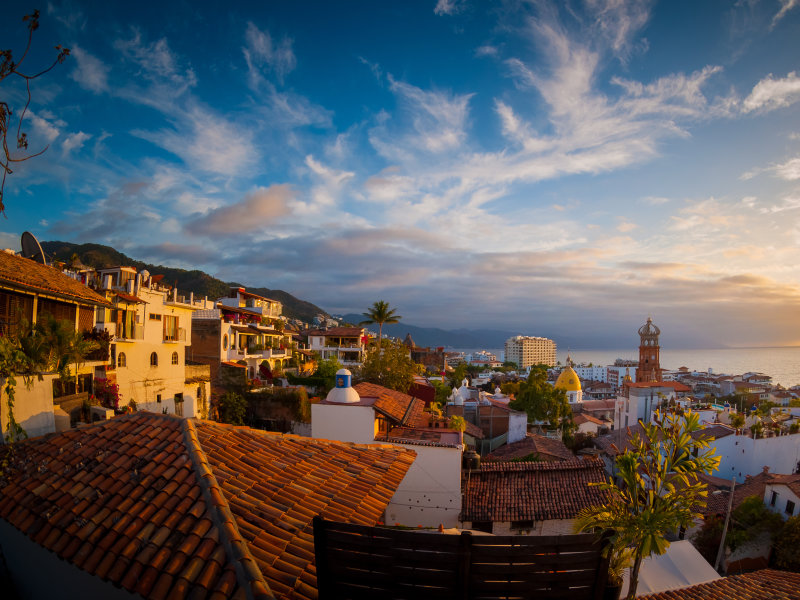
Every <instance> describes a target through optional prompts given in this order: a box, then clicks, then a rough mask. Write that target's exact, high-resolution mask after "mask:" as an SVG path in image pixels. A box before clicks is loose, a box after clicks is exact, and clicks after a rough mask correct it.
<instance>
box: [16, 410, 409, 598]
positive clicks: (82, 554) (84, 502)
mask: <svg viewBox="0 0 800 600" xmlns="http://www.w3.org/2000/svg"><path fill="white" fill-rule="evenodd" d="M3 451H7V450H0V452H3ZM414 456H415V453H414V452H413V451H409V450H406V449H401V448H397V447H391V446H380V445H369V446H359V445H355V444H348V443H342V442H331V441H323V440H315V439H311V438H301V437H297V436H292V435H281V434H272V433H265V432H259V431H255V430H250V429H247V428H242V427H231V426H226V425H220V424H217V423H211V422H204V421H195V420H189V419H180V418H178V417H174V416H171V415H158V414H152V413H146V412H139V413H135V414H133V415H128V416H124V417H118V418H115V419H112V420H110V421H105V422H103V423H102V424H97V425H94V426H91V427H86V428H82V429H79V430H70V431H67V432H63V433H56V434H50V435H48V436H44V437H40V438H37V439H34V440H30V441H27V442H22V443H19V444H17V445H15V452H14V454H13V456H12V457H11V462H10V467H9V470H8V471H7V472H6V475H5V477H4V479H1V480H0V518H2V519H4V520H5V521H7V522H8V523H10V524H11V525H12V526H14V527H16V528H17V529H18V530H20V531H21V532H22V533H24V534H25V535H27V536H28V537H30V538H31V539H33V540H34V541H35V542H36V543H38V544H40V545H42V546H44V547H45V548H47V549H48V550H51V551H53V552H55V553H56V554H57V555H58V556H59V557H60V558H62V559H64V560H67V561H69V562H72V563H73V564H74V565H76V566H77V567H79V568H81V569H83V570H84V571H87V572H88V573H90V574H92V575H94V576H96V577H99V578H101V579H103V580H105V581H108V582H111V583H112V584H114V585H116V586H121V587H123V588H125V589H126V590H128V591H130V592H133V593H136V594H139V595H141V596H143V597H145V598H172V597H193V598H194V597H198V598H217V597H219V598H239V597H241V598H244V597H247V598H254V599H261V598H275V597H279V598H298V599H303V598H316V595H317V594H316V571H315V567H314V544H313V535H312V519H313V517H314V516H315V515H317V514H319V515H322V516H323V517H325V518H326V519H336V520H339V521H346V522H351V523H359V524H368V525H374V524H376V523H377V521H378V520H379V519H381V516H382V513H383V511H384V509H385V508H386V505H387V504H388V503H389V500H390V499H391V497H392V496H393V494H394V492H395V490H396V488H397V486H398V485H399V483H400V481H401V480H402V479H403V477H404V476H405V474H406V471H407V470H408V468H409V467H410V465H411V463H412V462H413V459H414Z"/></svg>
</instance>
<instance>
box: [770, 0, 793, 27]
mask: <svg viewBox="0 0 800 600" xmlns="http://www.w3.org/2000/svg"><path fill="white" fill-rule="evenodd" d="M779 1H780V3H781V9H780V10H779V11H778V12H777V13H776V14H775V16H774V17H773V18H772V26H773V27H775V25H777V23H778V21H780V20H781V19H782V18H783V17H785V16H786V13H788V12H789V11H790V10H792V9H793V8H796V7H798V6H800V0H779Z"/></svg>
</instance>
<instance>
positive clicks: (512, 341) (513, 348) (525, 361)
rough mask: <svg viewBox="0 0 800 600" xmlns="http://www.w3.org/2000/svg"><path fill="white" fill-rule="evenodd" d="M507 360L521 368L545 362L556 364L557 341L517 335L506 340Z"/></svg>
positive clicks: (551, 365) (552, 365)
mask: <svg viewBox="0 0 800 600" xmlns="http://www.w3.org/2000/svg"><path fill="white" fill-rule="evenodd" d="M505 360H507V361H511V362H515V363H517V367H519V368H520V369H526V368H528V367H529V366H531V365H537V364H543V365H547V366H548V367H554V366H556V343H555V342H554V341H553V340H550V339H548V338H543V337H530V336H527V335H517V336H514V337H512V338H508V339H507V340H506V355H505Z"/></svg>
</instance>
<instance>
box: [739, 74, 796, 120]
mask: <svg viewBox="0 0 800 600" xmlns="http://www.w3.org/2000/svg"><path fill="white" fill-rule="evenodd" d="M798 100H800V77H798V76H797V73H796V72H795V71H792V72H791V73H789V74H788V75H787V76H786V77H784V78H782V79H775V78H774V76H773V75H772V74H769V75H767V76H766V77H765V78H764V79H762V80H761V81H759V82H758V83H757V84H756V85H755V87H754V88H753V91H751V92H750V95H748V96H747V98H745V99H744V102H743V103H742V110H743V111H744V112H752V111H769V110H775V109H776V108H782V107H785V106H789V105H791V104H793V103H795V102H797V101H798Z"/></svg>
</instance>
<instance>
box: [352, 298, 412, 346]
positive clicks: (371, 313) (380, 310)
mask: <svg viewBox="0 0 800 600" xmlns="http://www.w3.org/2000/svg"><path fill="white" fill-rule="evenodd" d="M395 312H397V309H396V308H391V309H390V308H389V303H388V302H384V301H383V300H378V301H377V302H375V303H373V304H372V306H371V307H370V308H369V310H368V311H367V312H365V313H363V315H364V316H365V317H367V318H366V319H365V320H363V321H361V323H359V325H372V324H373V323H377V324H378V345H379V346H380V345H381V344H382V340H383V324H384V323H389V324H391V323H397V322H399V321H400V319H402V318H403V317H401V316H400V315H396V314H395Z"/></svg>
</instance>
